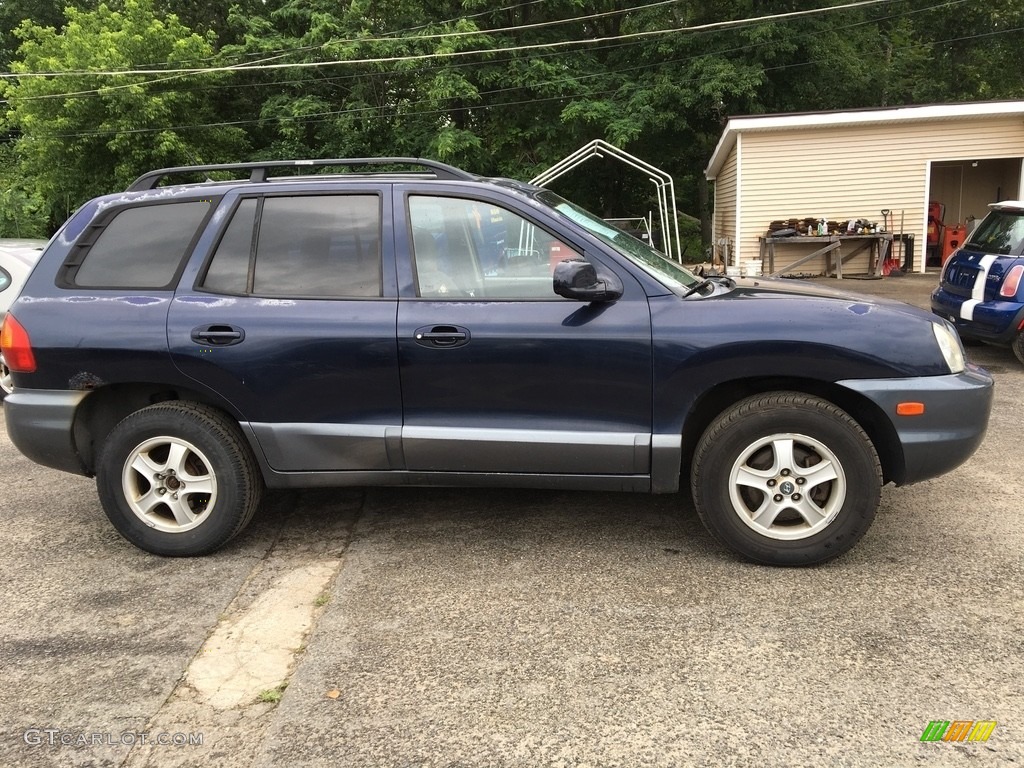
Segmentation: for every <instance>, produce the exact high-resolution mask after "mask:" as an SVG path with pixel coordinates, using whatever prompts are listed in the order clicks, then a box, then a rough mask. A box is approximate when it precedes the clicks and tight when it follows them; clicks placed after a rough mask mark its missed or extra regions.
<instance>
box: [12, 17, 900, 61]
mask: <svg viewBox="0 0 1024 768" xmlns="http://www.w3.org/2000/svg"><path fill="white" fill-rule="evenodd" d="M892 2H895V0H858V1H857V2H852V3H846V4H844V5H834V6H826V7H824V8H815V9H810V10H805V11H790V12H788V13H776V14H769V15H764V16H756V17H751V18H745V19H734V20H730V21H717V22H711V23H708V24H698V25H694V26H690V27H670V28H667V29H658V30H650V31H646V32H632V33H628V34H625V35H611V36H606V37H597V38H585V39H580V40H561V41H555V42H550V43H535V44H531V45H519V46H510V47H499V48H490V49H483V50H468V51H441V52H434V53H423V54H413V55H406V56H381V57H375V58H366V59H335V60H331V61H320V62H317V61H303V62H291V63H279V64H255V65H247V64H232V65H227V66H221V67H207V68H180V69H126V70H100V71H81V70H78V71H66V72H22V73H0V77H13V78H30V77H65V76H81V75H83V74H85V75H90V76H93V77H118V76H122V75H168V74H189V75H203V74H211V73H214V72H241V71H261V70H268V69H306V68H310V67H326V66H341V65H352V64H384V63H398V62H406V61H423V60H425V59H441V58H454V57H461V56H483V55H487V54H492V53H507V52H517V51H530V50H537V49H539V48H563V47H566V46H570V45H593V44H596V43H604V42H608V41H610V40H635V39H641V38H646V37H656V36H658V35H667V34H678V33H681V32H698V31H707V30H716V29H729V28H732V27H739V26H746V25H750V24H761V23H764V22H768V21H779V20H782V19H792V18H800V17H803V16H811V15H817V14H823V13H829V12H831V11H839V10H848V9H850V8H860V7H864V6H870V5H879V4H881V3H892ZM480 34H481V35H483V34H485V32H481V33H480ZM387 40H388V41H392V39H391V38H388V39H387ZM399 40H400V41H401V42H415V41H416V40H417V38H415V37H414V38H395V39H394V41H399ZM346 42H352V43H359V42H361V40H359V39H357V40H352V41H346Z"/></svg>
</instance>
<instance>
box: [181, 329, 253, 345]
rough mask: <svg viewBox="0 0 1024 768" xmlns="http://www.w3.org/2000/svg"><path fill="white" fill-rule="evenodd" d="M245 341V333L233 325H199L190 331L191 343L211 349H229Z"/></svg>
mask: <svg viewBox="0 0 1024 768" xmlns="http://www.w3.org/2000/svg"><path fill="white" fill-rule="evenodd" d="M244 339H245V331H243V330H242V329H241V328H236V327H235V326H233V325H219V324H218V325H201V326H199V327H198V328H193V329H192V341H194V342H195V343H196V344H203V345H205V346H211V347H229V346H231V345H232V344H238V343H239V342H241V341H243V340H244Z"/></svg>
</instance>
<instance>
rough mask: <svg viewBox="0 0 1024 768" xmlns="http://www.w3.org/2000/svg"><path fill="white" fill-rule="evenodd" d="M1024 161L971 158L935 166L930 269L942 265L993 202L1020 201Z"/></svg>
mask: <svg viewBox="0 0 1024 768" xmlns="http://www.w3.org/2000/svg"><path fill="white" fill-rule="evenodd" d="M1022 173H1024V166H1022V159H1021V158H1019V157H1006V158H996V159H981V158H971V159H966V160H942V161H935V162H932V163H931V173H930V179H931V180H930V183H929V187H928V201H929V205H928V230H927V238H926V247H925V254H926V258H927V264H928V266H934V267H937V266H940V265H941V264H942V263H943V262H944V261H945V259H946V257H948V256H949V254H950V253H952V252H953V251H954V250H955V249H956V248H958V247H959V246H960V245H962V244H963V242H964V239H965V238H966V236H967V235H969V234H970V232H971V230H972V229H973V228H974V227H975V226H976V225H977V224H978V222H980V221H981V220H982V219H983V218H984V217H985V214H986V213H988V206H989V203H998V202H999V201H1001V200H1019V199H1020V195H1021V175H1022Z"/></svg>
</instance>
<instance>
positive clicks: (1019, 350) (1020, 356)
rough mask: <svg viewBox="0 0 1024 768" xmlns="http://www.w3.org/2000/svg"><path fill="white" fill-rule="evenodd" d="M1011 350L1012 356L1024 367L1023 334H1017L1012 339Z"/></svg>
mask: <svg viewBox="0 0 1024 768" xmlns="http://www.w3.org/2000/svg"><path fill="white" fill-rule="evenodd" d="M1010 346H1011V347H1012V348H1013V354H1014V355H1015V356H1016V357H1017V360H1019V361H1020V363H1021V364H1022V365H1024V333H1018V334H1017V335H1016V336H1014V338H1013V344H1011V345H1010Z"/></svg>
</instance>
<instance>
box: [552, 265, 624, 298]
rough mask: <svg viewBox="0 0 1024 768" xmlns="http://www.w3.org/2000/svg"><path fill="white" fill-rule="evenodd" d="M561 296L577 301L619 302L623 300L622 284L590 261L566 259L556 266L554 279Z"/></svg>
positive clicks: (555, 287)
mask: <svg viewBox="0 0 1024 768" xmlns="http://www.w3.org/2000/svg"><path fill="white" fill-rule="evenodd" d="M552 281H553V283H554V291H555V293H557V294H558V295H559V296H562V297H564V298H566V299H574V300H575V301H594V302H605V301H617V300H618V299H621V298H622V282H621V281H620V280H619V278H618V277H616V276H615V275H613V274H611V273H608V272H602V273H601V275H600V277H599V276H598V274H597V269H596V268H595V267H594V265H593V264H591V263H590V262H589V261H584V260H583V259H566V260H565V261H560V262H558V264H556V265H555V273H554V276H553V278H552Z"/></svg>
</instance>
